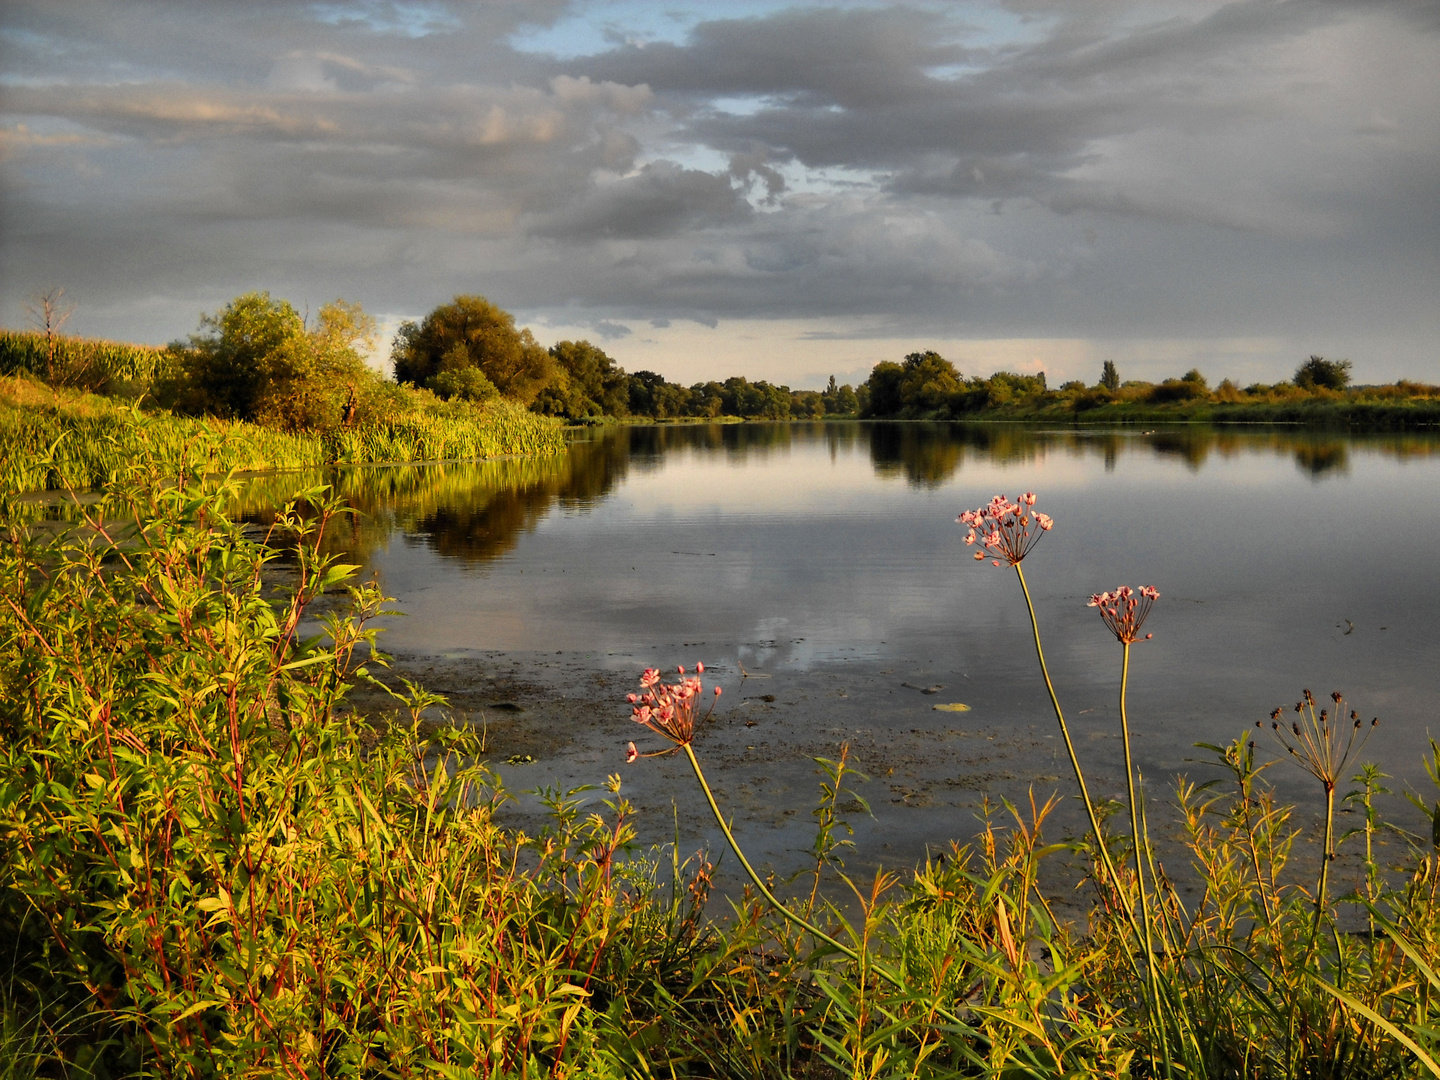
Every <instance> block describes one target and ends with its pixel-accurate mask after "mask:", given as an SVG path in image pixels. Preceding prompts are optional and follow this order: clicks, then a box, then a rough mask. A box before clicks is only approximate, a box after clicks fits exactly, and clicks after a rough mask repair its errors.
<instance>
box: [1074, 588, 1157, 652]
mask: <svg viewBox="0 0 1440 1080" xmlns="http://www.w3.org/2000/svg"><path fill="white" fill-rule="evenodd" d="M1137 595H1138V596H1139V599H1138V600H1137V599H1136V596H1137ZM1159 599H1160V590H1159V589H1157V588H1155V586H1153V585H1146V586H1144V587H1142V588H1141V590H1140V592H1139V593H1138V594H1137V593H1136V592H1135V590H1134V589H1132V588H1130V586H1129V585H1121V586H1120V587H1119V588H1118V589H1116V590H1115V591H1114V592H1102V593H1096V594H1095V595H1094V596H1092V597H1090V602H1089V603H1088V604H1087V605H1086V606H1087V607H1093V608H1099V609H1100V618H1102V619H1104V620H1105V625H1106V626H1108V627H1109V628H1110V632H1111V633H1112V634H1114V635H1115V640H1116V641H1118V642H1120V643H1121V644H1122V645H1129V644H1130V643H1131V642H1132V641H1138V640H1140V628H1141V627H1142V626H1144V625H1145V619H1146V617H1147V616H1148V615H1149V614H1150V608H1151V607H1152V606H1153V605H1154V603H1155V601H1156V600H1159ZM1154 636H1155V635H1154V634H1146V635H1145V640H1146V641H1148V640H1150V638H1152V637H1154Z"/></svg>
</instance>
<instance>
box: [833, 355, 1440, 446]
mask: <svg viewBox="0 0 1440 1080" xmlns="http://www.w3.org/2000/svg"><path fill="white" fill-rule="evenodd" d="M1350 373H1351V364H1350V361H1348V360H1327V359H1325V358H1324V357H1321V356H1311V357H1310V358H1309V359H1307V360H1305V361H1304V362H1303V363H1302V364H1301V365H1300V366H1299V367H1298V368H1297V369H1296V371H1295V375H1294V377H1293V378H1292V379H1291V380H1290V381H1288V382H1278V383H1253V384H1251V385H1249V386H1245V387H1243V388H1242V387H1240V386H1238V385H1236V384H1235V383H1234V382H1232V381H1231V380H1229V379H1225V380H1223V381H1221V382H1220V383H1219V385H1217V386H1214V387H1211V386H1210V385H1209V382H1208V380H1207V379H1206V378H1205V376H1204V375H1202V374H1201V373H1200V372H1199V371H1198V370H1194V369H1192V370H1190V371H1187V372H1186V373H1185V374H1184V375H1181V376H1179V377H1178V378H1172V379H1165V380H1163V381H1162V382H1158V383H1152V382H1144V381H1141V380H1122V379H1121V377H1120V372H1119V370H1118V368H1117V367H1116V365H1115V363H1114V361H1111V360H1107V361H1105V363H1104V364H1103V366H1102V367H1101V371H1100V378H1099V379H1098V380H1097V381H1096V382H1095V383H1093V384H1087V383H1085V382H1082V381H1080V380H1073V381H1070V382H1066V383H1063V384H1062V385H1061V386H1060V387H1059V388H1057V389H1053V390H1052V389H1051V388H1050V387H1049V386H1048V385H1047V383H1046V379H1045V373H1044V372H1043V371H1042V372H1039V373H1038V374H1035V375H1020V374H1016V373H1015V372H1011V371H999V372H996V373H995V374H993V375H991V376H989V377H982V376H978V375H977V376H972V377H969V378H966V377H965V376H963V375H961V374H960V372H959V371H958V370H956V368H955V365H954V364H952V363H951V362H950V361H948V360H946V359H945V358H944V357H942V356H941V355H940V354H939V353H936V352H923V353H920V352H917V353H911V354H910V355H909V356H907V357H906V358H905V360H904V361H903V362H902V363H894V362H891V361H882V362H881V363H879V364H876V365H875V369H874V370H873V371H872V372H871V373H870V378H869V380H868V381H867V382H866V383H865V385H864V386H862V387H861V388H860V390H859V397H860V402H861V409H860V414H861V415H862V416H866V417H874V418H877V419H914V420H922V419H923V420H973V419H980V418H994V419H1015V420H1025V419H1044V420H1064V419H1069V420H1086V421H1091V422H1112V421H1127V420H1129V421H1152V420H1167V419H1170V420H1177V419H1183V420H1208V421H1214V422H1221V423H1224V422H1235V421H1250V422H1258V423H1329V424H1337V425H1341V426H1348V427H1363V428H1371V429H1377V428H1378V429H1384V428H1405V427H1419V426H1428V425H1433V424H1440V386H1432V385H1429V384H1426V383H1417V382H1411V381H1408V380H1404V379H1402V380H1400V381H1399V382H1396V383H1394V384H1390V385H1384V386H1351V385H1350Z"/></svg>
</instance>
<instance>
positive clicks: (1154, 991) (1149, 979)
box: [1120, 641, 1170, 1075]
mask: <svg viewBox="0 0 1440 1080" xmlns="http://www.w3.org/2000/svg"><path fill="white" fill-rule="evenodd" d="M1120 647H1121V650H1122V659H1121V661H1120V733H1121V735H1122V736H1124V741H1125V787H1126V791H1127V793H1128V794H1129V796H1130V839H1131V842H1132V843H1133V844H1134V850H1135V885H1136V888H1137V889H1138V890H1139V892H1140V923H1141V927H1142V929H1143V930H1144V939H1145V979H1146V983H1147V985H1148V987H1149V994H1150V1009H1151V1016H1152V1017H1153V1023H1154V1025H1155V1035H1156V1036H1157V1037H1158V1039H1159V1041H1160V1048H1161V1053H1162V1055H1163V1057H1164V1061H1165V1074H1166V1075H1169V1073H1170V1048H1169V1041H1168V1040H1167V1039H1166V1038H1165V1024H1164V1021H1163V1019H1162V1017H1161V1015H1160V982H1159V979H1158V977H1157V976H1156V974H1155V946H1154V942H1153V940H1152V939H1151V930H1150V925H1151V919H1150V899H1149V894H1148V892H1147V891H1146V888H1145V859H1144V854H1145V853H1146V852H1147V848H1145V847H1142V846H1141V844H1140V802H1139V800H1138V799H1137V798H1136V795H1135V767H1134V764H1133V763H1132V761H1131V757H1130V715H1129V712H1128V711H1127V710H1126V706H1125V702H1126V696H1127V691H1128V690H1129V687H1130V642H1128V641H1122V642H1121V643H1120Z"/></svg>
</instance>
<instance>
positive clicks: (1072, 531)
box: [346, 423, 1440, 785]
mask: <svg viewBox="0 0 1440 1080" xmlns="http://www.w3.org/2000/svg"><path fill="white" fill-rule="evenodd" d="M346 483H347V484H348V486H349V487H350V489H352V490H351V494H352V497H353V499H354V501H355V502H356V505H357V506H360V507H361V508H362V509H363V510H365V511H366V512H367V514H368V517H367V519H366V520H365V522H364V523H363V524H361V525H359V526H357V528H356V530H355V533H354V536H353V538H352V540H353V544H354V545H355V546H357V547H359V548H361V549H363V550H362V554H363V555H364V556H365V558H366V560H367V563H368V570H369V571H373V572H374V573H376V574H378V576H379V578H380V581H381V583H382V584H383V586H384V588H385V589H386V590H387V592H389V593H390V594H392V595H394V596H395V597H397V598H398V601H399V606H400V608H401V609H402V610H403V611H404V612H405V613H406V615H407V616H408V617H407V618H404V619H399V620H395V621H393V623H392V624H391V627H390V629H389V631H388V633H387V635H386V638H387V641H386V646H387V648H389V649H390V650H392V651H396V652H400V653H411V654H426V653H428V654H439V655H455V654H463V653H465V652H467V651H471V650H474V651H484V650H500V651H504V652H514V653H521V652H526V653H537V652H542V651H544V652H556V651H558V652H562V653H566V654H580V655H583V656H584V657H585V659H586V662H587V663H589V664H591V665H593V666H596V667H610V668H614V669H616V670H624V671H630V670H636V671H638V669H639V667H641V666H645V665H648V664H655V665H658V666H662V667H664V666H668V665H673V664H675V663H685V664H689V663H692V662H693V661H695V660H704V661H705V662H706V663H707V664H712V665H713V664H717V663H718V664H722V665H724V666H725V667H726V668H728V670H731V671H733V670H734V669H735V665H736V664H737V662H738V663H739V664H744V665H745V667H746V668H747V669H750V670H761V671H765V672H768V673H771V677H772V678H774V679H776V680H783V679H785V678H795V679H799V678H804V680H805V681H806V683H807V685H815V684H816V681H817V679H818V680H822V681H823V679H824V678H825V677H826V676H827V675H834V677H836V678H837V679H838V678H841V677H842V676H843V675H844V673H845V671H846V670H847V666H849V665H856V666H857V667H851V668H850V670H852V671H854V670H858V669H859V668H864V669H865V670H868V671H880V672H883V673H890V672H893V673H894V677H895V678H896V679H897V680H899V679H901V678H910V679H915V680H922V681H924V682H926V683H938V684H941V685H943V686H944V687H945V690H944V692H943V693H942V694H941V695H939V696H938V697H936V698H931V699H927V702H926V704H927V705H928V702H929V701H933V700H942V701H963V702H965V703H966V704H969V705H971V706H972V710H973V711H972V712H971V713H969V714H967V716H966V720H965V722H966V723H968V724H974V725H991V726H993V727H995V728H996V729H1004V728H1005V727H1007V726H1011V725H1022V726H1025V727H1032V726H1033V725H1034V724H1036V723H1037V722H1038V723H1053V720H1050V719H1049V713H1048V705H1047V702H1046V699H1045V698H1044V696H1043V685H1042V684H1041V683H1040V681H1039V678H1038V675H1037V672H1036V667H1035V658H1034V651H1033V647H1032V645H1031V641H1030V637H1029V628H1028V622H1027V620H1026V617H1025V613H1024V608H1023V604H1022V602H1021V596H1020V593H1019V589H1018V586H1017V583H1016V580H1015V575H1014V573H1013V571H1010V570H1008V569H1003V568H1002V569H995V568H993V567H992V566H991V565H990V564H989V563H984V564H980V563H976V562H974V561H973V560H972V559H971V558H970V549H967V548H965V546H964V545H963V543H962V537H963V530H962V528H961V527H960V526H958V525H956V524H955V516H956V515H957V514H958V513H959V512H960V511H961V510H964V509H967V508H973V507H976V506H978V505H980V504H981V503H983V502H985V501H987V500H988V499H989V498H990V496H991V495H993V494H996V493H1004V494H1008V495H1011V496H1013V495H1015V494H1018V493H1019V492H1021V491H1024V490H1033V491H1035V492H1037V493H1038V494H1039V502H1038V503H1037V509H1040V510H1043V511H1045V512H1046V513H1049V514H1050V515H1052V516H1053V517H1054V519H1055V522H1056V524H1055V528H1054V531H1053V532H1051V533H1050V534H1048V535H1047V536H1046V537H1045V538H1044V539H1043V540H1042V541H1041V543H1040V544H1039V546H1038V547H1037V548H1036V549H1035V551H1034V553H1033V554H1032V555H1031V556H1030V558H1029V559H1028V560H1027V561H1026V563H1025V566H1026V574H1027V579H1028V581H1029V584H1030V587H1031V590H1032V594H1033V595H1034V598H1035V602H1036V605H1037V608H1038V610H1039V613H1040V618H1041V626H1042V632H1043V633H1044V635H1045V641H1046V648H1047V652H1048V654H1049V656H1050V659H1051V664H1052V672H1053V674H1054V676H1055V678H1056V683H1057V687H1058V689H1059V691H1060V693H1061V697H1062V701H1064V702H1065V703H1066V705H1067V709H1068V711H1069V712H1070V713H1071V714H1072V715H1074V716H1075V717H1076V718H1077V719H1076V723H1077V725H1078V726H1079V727H1080V728H1081V729H1082V732H1083V731H1086V730H1088V729H1086V727H1085V725H1087V724H1089V725H1092V728H1093V731H1091V732H1090V733H1091V736H1092V738H1094V739H1100V738H1101V737H1102V730H1101V725H1103V726H1104V730H1105V731H1108V729H1109V727H1110V726H1111V725H1112V721H1113V716H1114V697H1115V693H1116V689H1117V685H1118V662H1119V659H1120V649H1119V646H1118V645H1117V644H1116V643H1115V642H1114V639H1113V638H1111V637H1110V636H1109V635H1108V634H1107V632H1106V631H1105V630H1104V628H1103V627H1102V625H1101V623H1100V621H1099V619H1098V617H1097V616H1096V614H1095V612H1094V611H1093V610H1091V609H1088V608H1087V607H1086V606H1085V601H1086V598H1087V597H1088V596H1089V594H1091V593H1093V592H1097V591H1100V590H1102V589H1110V588H1114V587H1115V586H1117V585H1121V584H1130V585H1134V586H1137V587H1138V586H1140V585H1142V584H1153V585H1155V586H1157V587H1158V588H1159V589H1160V591H1161V594H1162V598H1161V600H1160V602H1159V603H1158V604H1157V605H1156V607H1155V610H1154V612H1153V614H1152V616H1151V619H1150V622H1149V624H1148V625H1147V627H1146V629H1147V630H1149V631H1152V632H1153V633H1154V635H1155V636H1154V640H1152V641H1149V642H1145V643H1143V644H1140V645H1137V646H1136V648H1135V650H1134V653H1133V661H1132V678H1131V686H1132V699H1131V700H1132V712H1131V715H1132V724H1133V725H1134V726H1135V727H1136V728H1137V729H1138V731H1139V737H1138V742H1139V747H1138V754H1139V757H1140V762H1141V765H1142V767H1143V768H1144V769H1145V770H1146V771H1147V772H1149V773H1150V774H1152V775H1153V774H1155V773H1157V772H1159V773H1162V774H1167V773H1173V772H1176V771H1178V770H1180V769H1182V768H1185V762H1186V760H1187V759H1192V758H1193V757H1194V756H1195V751H1193V749H1192V745H1193V744H1194V743H1195V742H1197V741H1201V740H1206V741H1228V740H1229V739H1231V738H1233V737H1235V736H1236V735H1238V734H1240V733H1241V732H1242V731H1244V730H1246V729H1247V728H1248V729H1249V730H1250V731H1251V732H1252V733H1254V728H1253V725H1254V722H1255V720H1257V719H1259V718H1262V717H1265V716H1267V714H1268V713H1269V711H1270V710H1271V709H1272V708H1274V707H1275V706H1276V705H1281V704H1285V705H1289V704H1293V703H1294V701H1295V700H1296V699H1297V697H1298V696H1299V694H1300V691H1301V689H1302V688H1305V687H1309V688H1311V689H1313V690H1314V691H1315V692H1316V694H1317V695H1318V694H1323V693H1328V692H1329V691H1330V690H1332V689H1339V690H1342V691H1344V692H1345V694H1346V696H1347V698H1348V699H1349V700H1350V701H1351V702H1352V703H1353V704H1354V705H1355V707H1357V708H1358V709H1360V710H1361V712H1362V713H1364V714H1365V716H1366V717H1367V718H1368V717H1370V716H1379V717H1381V720H1382V722H1381V727H1380V728H1379V729H1378V733H1377V735H1376V737H1375V738H1374V740H1373V741H1372V742H1371V744H1370V746H1369V747H1368V748H1367V754H1366V756H1367V757H1371V758H1376V759H1379V760H1380V761H1381V762H1382V763H1383V764H1384V766H1385V767H1386V769H1387V771H1389V772H1391V773H1392V774H1396V775H1397V776H1398V777H1399V778H1400V779H1402V780H1404V781H1407V782H1410V783H1412V784H1416V785H1419V784H1422V783H1423V782H1424V772H1423V768H1422V757H1423V752H1424V750H1425V748H1426V745H1427V738H1428V736H1429V734H1431V733H1432V732H1433V733H1434V734H1436V735H1437V736H1440V663H1437V660H1440V648H1437V647H1440V629H1437V618H1436V616H1437V612H1440V561H1437V539H1440V439H1436V438H1430V437H1416V436H1403V437H1402V436H1394V437H1366V438H1345V437H1335V436H1319V435H1314V434H1286V433H1281V434H1277V433H1274V432H1272V431H1257V432H1247V431H1225V432H1219V433H1217V432H1214V431H1210V430H1204V429H1181V430H1162V431H1158V432H1154V433H1141V432H1138V431H1124V432H1113V431H1110V432H1105V431H1080V432H1077V431H1070V430H1062V431H1044V430H1031V429H1024V428H1017V427H1011V426H999V425H980V426H974V425H972V426H961V425H919V424H909V425H886V424H858V423H850V424H843V423H842V424H811V425H803V424H797V425H775V426H764V425H744V426H714V427H704V426H702V427H656V428H643V427H641V428H625V429H618V430H609V431H603V432H599V433H595V434H590V435H587V436H585V437H583V438H582V439H581V440H580V441H578V442H577V443H576V444H575V445H574V446H573V447H572V449H571V450H570V452H569V453H568V455H566V456H565V457H563V458H556V459H551V460H547V461H536V460H528V459H527V460H515V461H502V462H486V463H481V464H470V465H456V464H443V465H436V466H428V467H409V468H405V469H394V470H368V471H361V472H356V473H353V474H350V476H349V478H348V480H347V481H346ZM751 685H752V686H753V684H751ZM776 685H779V683H777V684H776ZM627 737H628V733H627ZM1297 780H1298V773H1297Z"/></svg>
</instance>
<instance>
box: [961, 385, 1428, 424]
mask: <svg viewBox="0 0 1440 1080" xmlns="http://www.w3.org/2000/svg"><path fill="white" fill-rule="evenodd" d="M1152 389H1153V388H1147V387H1125V388H1123V389H1121V390H1120V391H1118V392H1116V393H1115V394H1113V395H1112V394H1107V393H1105V392H1103V391H1094V390H1086V391H1080V392H1072V391H1063V392H1062V391H1050V392H1048V393H1045V394H1038V395H1031V396H1026V397H1019V398H1016V399H1014V400H1012V401H1008V402H1004V403H1001V404H996V405H990V406H987V407H984V408H980V409H976V410H973V411H966V412H963V413H961V414H958V415H957V416H956V419H962V420H971V419H974V420H1014V421H1046V422H1051V423H1078V424H1096V425H1106V424H1153V423H1176V422H1184V423H1213V424H1290V425H1302V426H1306V427H1316V428H1328V429H1332V430H1349V431H1376V432H1382V431H1410V430H1417V429H1423V428H1429V427H1435V426H1437V425H1440V393H1437V392H1435V388H1433V387H1426V386H1420V385H1419V384H1400V385H1399V386H1381V387H1357V388H1354V389H1351V390H1347V391H1343V392H1337V391H1324V390H1321V391H1314V392H1306V391H1299V390H1296V389H1295V388H1294V387H1279V388H1263V389H1261V390H1257V392H1255V393H1246V392H1244V391H1235V392H1233V393H1226V394H1224V395H1221V394H1217V393H1215V392H1207V393H1204V394H1202V395H1201V396H1199V397H1197V398H1192V399H1189V400H1179V401H1153V400H1150V398H1149V394H1150V392H1151V390H1152Z"/></svg>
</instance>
